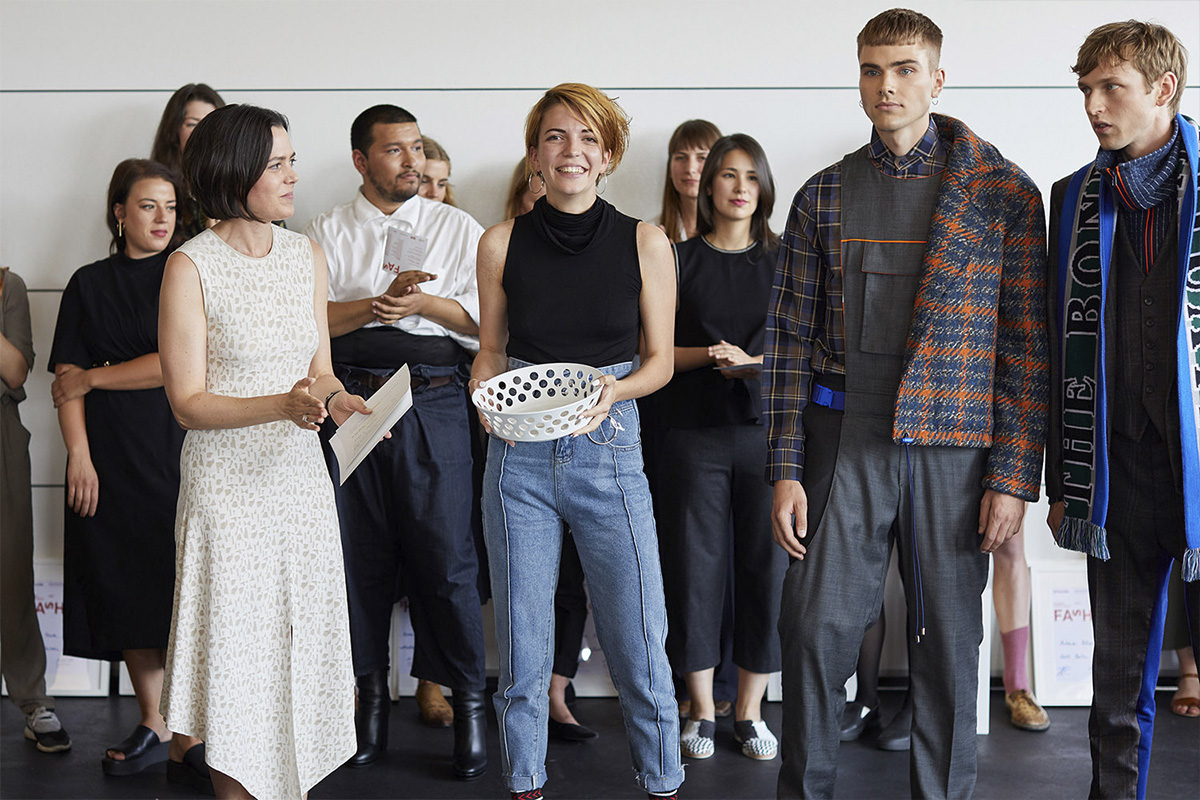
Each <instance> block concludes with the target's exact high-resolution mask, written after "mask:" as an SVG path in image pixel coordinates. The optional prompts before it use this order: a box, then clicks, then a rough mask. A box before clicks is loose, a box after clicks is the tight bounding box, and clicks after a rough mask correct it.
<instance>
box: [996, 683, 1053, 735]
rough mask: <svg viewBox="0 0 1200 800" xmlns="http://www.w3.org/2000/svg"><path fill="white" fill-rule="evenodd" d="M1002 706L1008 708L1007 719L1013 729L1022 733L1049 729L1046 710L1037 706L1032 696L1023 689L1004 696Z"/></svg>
mask: <svg viewBox="0 0 1200 800" xmlns="http://www.w3.org/2000/svg"><path fill="white" fill-rule="evenodd" d="M1004 705H1006V706H1007V707H1008V718H1009V721H1011V722H1012V724H1013V727H1014V728H1020V729H1021V730H1023V731H1044V730H1046V729H1047V728H1049V727H1050V716H1049V715H1048V714H1047V713H1046V709H1044V708H1042V707H1041V706H1040V705H1038V701H1037V700H1035V699H1034V697H1033V695H1031V694H1030V693H1029V692H1027V691H1025V690H1024V689H1018V690H1017V691H1015V692H1013V693H1012V694H1007V695H1005V696H1004Z"/></svg>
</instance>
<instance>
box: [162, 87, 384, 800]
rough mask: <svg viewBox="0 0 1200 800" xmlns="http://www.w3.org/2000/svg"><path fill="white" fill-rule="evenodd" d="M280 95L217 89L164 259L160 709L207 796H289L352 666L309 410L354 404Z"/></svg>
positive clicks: (323, 766) (189, 155)
mask: <svg viewBox="0 0 1200 800" xmlns="http://www.w3.org/2000/svg"><path fill="white" fill-rule="evenodd" d="M294 156H295V154H294V153H293V151H292V146H291V143H290V141H289V138H288V133H287V120H286V119H285V118H284V117H283V116H282V115H280V114H278V113H276V112H274V111H268V110H266V109H261V108H255V107H253V106H226V107H225V108H222V109H218V110H217V111H214V112H213V113H211V114H210V115H209V116H208V117H206V118H205V119H204V121H203V122H201V123H200V125H198V126H197V127H196V130H195V132H194V133H193V134H192V138H191V140H190V141H189V142H188V148H187V151H186V154H185V165H184V167H185V171H186V173H187V176H188V180H189V183H190V184H191V186H192V190H193V192H194V193H195V196H196V199H197V200H198V201H199V202H200V205H201V207H202V208H203V210H204V214H205V216H207V217H210V218H213V219H217V220H220V221H219V222H218V223H217V224H216V225H215V226H214V227H212V228H211V229H209V230H206V231H204V232H203V233H201V234H200V235H199V236H197V237H196V238H194V239H192V240H190V241H189V242H187V243H186V244H184V245H183V246H182V247H181V248H180V249H179V250H178V251H177V252H176V253H175V254H174V255H172V256H171V258H170V260H169V261H168V262H167V266H166V273H165V275H164V278H163V288H162V301H161V317H160V319H161V322H160V334H159V336H160V352H161V357H162V362H163V378H164V382H165V385H166V390H167V397H168V399H169V400H170V403H171V408H172V410H173V411H174V414H175V417H176V419H178V421H179V423H180V425H182V426H183V427H184V428H185V429H187V431H188V433H187V438H186V439H185V441H184V445H183V453H182V461H181V485H180V492H179V509H178V516H177V519H176V528H175V539H176V581H175V608H174V616H173V619H172V628H171V639H170V644H169V647H168V651H167V665H166V681H165V684H164V688H163V701H162V711H163V715H164V716H165V717H166V720H167V726H168V727H169V728H170V729H171V730H172V731H176V732H179V733H186V734H188V735H192V736H196V737H199V738H201V739H203V740H205V742H206V743H207V752H206V756H205V758H206V761H207V763H208V765H209V767H210V771H211V774H212V778H213V785H214V787H215V788H216V791H217V795H218V796H221V797H248V796H254V797H259V798H263V800H267V798H284V797H286V798H297V797H301V796H302V795H304V794H305V793H306V792H307V791H308V790H309V789H310V788H311V787H312V786H314V785H315V784H316V783H317V782H318V781H320V780H321V779H322V778H323V777H325V776H326V775H327V774H328V773H329V772H331V771H332V770H334V769H336V768H337V767H338V766H339V765H340V764H342V763H343V762H344V761H345V760H346V759H348V758H349V757H350V756H351V755H353V754H354V750H355V739H354V674H353V670H352V667H351V661H350V639H349V624H348V619H347V612H346V588H345V578H344V574H343V568H342V554H341V540H340V538H339V533H338V521H337V512H336V510H335V507H334V501H333V490H332V487H331V486H330V483H329V476H328V474H327V473H326V471H325V466H324V462H323V461H322V458H321V449H320V445H319V443H318V440H317V429H318V427H319V425H320V423H321V422H322V421H323V420H324V418H325V416H326V415H327V414H329V415H332V416H333V418H334V420H335V421H336V422H338V423H339V424H340V423H342V422H344V421H345V420H346V419H347V418H348V417H349V416H350V415H351V414H353V413H355V412H360V413H369V411H368V410H367V408H366V406H365V405H364V404H363V401H362V398H360V397H357V396H351V395H349V394H348V393H346V392H345V391H344V390H343V389H342V385H341V383H340V382H339V381H338V380H337V379H336V378H335V377H334V376H333V372H332V369H331V367H330V361H329V333H328V328H327V325H326V318H325V303H326V280H327V272H326V266H325V256H324V254H323V253H322V252H321V248H320V247H319V246H317V245H316V244H314V243H313V242H312V241H310V240H309V239H308V238H306V237H304V236H302V235H300V234H296V233H292V232H289V231H286V230H283V229H282V228H279V227H276V226H274V225H272V224H270V220H279V219H285V218H287V217H290V216H291V215H292V211H293V198H292V189H293V186H294V185H295V183H296V181H297V177H296V173H295V170H294V169H293V166H292V162H293V159H294Z"/></svg>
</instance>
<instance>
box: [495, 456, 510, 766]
mask: <svg viewBox="0 0 1200 800" xmlns="http://www.w3.org/2000/svg"><path fill="white" fill-rule="evenodd" d="M503 452H504V455H503V456H502V457H501V458H500V477H499V479H498V481H497V483H498V484H499V486H498V487H497V488H498V489H499V491H498V492H497V494H498V495H499V498H500V514H501V515H502V516H503V518H504V557H505V564H504V594H505V598H506V602H505V606H506V607H507V608H506V613H507V615H508V622H507V627H508V631H507V634H506V636H505V638H506V639H508V674H509V676H510V678H511V676H512V674H513V663H512V658H513V647H512V602H511V600H512V548H511V547H510V546H509V545H510V542H509V540H508V507H507V505H506V503H505V498H504V467H505V462H506V461H507V460H508V447H505V448H504V451H503ZM504 700H505V702H504V712H503V713H502V714H501V715H500V733H501V735H500V761H501V763H502V764H503V765H504V766H505V768H506V770H505V771H506V772H508V773H510V776H511V773H512V761H511V760H510V759H509V757H508V740H507V738H506V734H505V732H506V731H507V730H508V728H507V727H506V725H505V722H506V720H507V718H508V709H509V708H510V707H511V706H512V698H511V697H509V696H508V691H507V690H505V693H504Z"/></svg>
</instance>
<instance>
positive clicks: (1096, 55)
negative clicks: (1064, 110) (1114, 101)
mask: <svg viewBox="0 0 1200 800" xmlns="http://www.w3.org/2000/svg"><path fill="white" fill-rule="evenodd" d="M1187 59H1188V52H1187V48H1186V47H1184V46H1183V43H1182V42H1180V41H1179V39H1178V38H1177V37H1176V36H1175V34H1173V33H1171V32H1170V31H1169V30H1167V29H1166V28H1164V27H1163V26H1162V25H1156V24H1154V23H1153V22H1140V21H1138V20H1136V19H1130V20H1126V21H1125V22H1110V23H1108V24H1107V25H1101V26H1100V27H1099V28H1096V29H1094V30H1093V31H1092V32H1091V33H1089V34H1088V35H1087V38H1086V39H1084V40H1083V44H1081V45H1080V46H1079V53H1078V55H1077V56H1076V60H1075V66H1073V67H1071V71H1072V72H1074V73H1075V74H1076V75H1079V76H1080V77H1083V76H1084V75H1087V74H1088V73H1089V72H1091V71H1092V70H1094V69H1096V68H1097V67H1102V66H1103V67H1109V66H1117V65H1119V64H1123V63H1128V64H1129V65H1130V66H1132V67H1133V68H1134V69H1136V70H1137V71H1138V72H1140V73H1141V75H1142V79H1143V80H1144V81H1145V82H1146V91H1152V90H1153V89H1154V84H1155V83H1156V82H1157V81H1158V79H1159V78H1161V77H1162V76H1163V75H1165V74H1167V73H1168V72H1170V73H1173V74H1174V75H1175V78H1176V89H1175V96H1174V97H1173V98H1171V113H1172V114H1178V113H1179V106H1180V103H1182V102H1183V84H1184V80H1185V79H1186V78H1187Z"/></svg>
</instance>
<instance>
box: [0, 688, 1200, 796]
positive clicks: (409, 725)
mask: <svg viewBox="0 0 1200 800" xmlns="http://www.w3.org/2000/svg"><path fill="white" fill-rule="evenodd" d="M1170 696H1171V693H1170V692H1168V691H1163V692H1160V693H1159V696H1158V702H1159V710H1160V713H1159V716H1158V723H1157V731H1156V736H1155V743H1154V759H1153V762H1152V764H1151V768H1150V790H1149V795H1150V797H1152V798H1156V800H1158V799H1160V798H1162V799H1167V798H1187V800H1196V798H1198V797H1200V720H1196V719H1190V720H1189V719H1183V718H1181V717H1177V716H1175V715H1173V714H1171V713H1170V712H1169V711H1168V710H1167V703H1168V702H1169V700H1170ZM899 702H900V694H899V693H898V692H886V693H885V696H884V704H885V708H886V709H887V710H888V711H889V713H890V710H892V709H894V708H895V707H896V706H898V705H899ZM765 710H766V714H765V716H766V719H767V722H768V724H769V725H771V727H772V729H773V730H775V731H778V730H779V716H780V706H779V705H778V704H776V703H768V704H767V705H766V707H765ZM58 711H59V714H60V716H61V717H62V719H63V722H64V724H65V725H66V726H67V729H68V730H69V731H70V732H71V737H72V739H73V740H74V747H73V748H72V749H71V750H70V752H68V753H65V754H61V755H48V754H44V753H39V752H37V751H36V750H35V748H34V747H33V745H32V743H30V742H28V741H26V740H25V739H24V737H23V735H22V719H21V715H20V712H19V711H18V710H17V709H16V708H14V707H13V706H12V704H11V703H8V702H4V704H3V707H2V709H0V797H2V798H5V800H8V799H9V798H164V800H175V799H180V800H181V799H182V798H188V797H195V796H196V795H194V794H191V793H190V792H188V791H185V790H183V789H181V788H179V787H176V786H174V785H170V784H168V783H167V782H166V772H165V769H164V766H163V765H159V766H157V767H153V768H151V769H148V770H146V771H145V772H144V773H142V774H140V775H134V776H130V777H126V778H106V777H105V776H104V775H103V774H102V773H101V771H100V765H99V763H98V762H99V760H100V757H101V755H102V754H103V750H104V748H105V747H106V746H108V745H110V744H113V743H114V742H116V741H118V740H119V739H121V738H123V737H124V736H125V735H126V734H127V733H128V732H129V731H130V730H132V729H133V728H134V726H135V725H136V724H137V721H138V720H137V706H136V704H135V703H134V700H133V698H130V697H120V698H116V697H113V698H74V699H71V698H68V699H60V700H59V701H58ZM575 713H576V715H577V716H578V717H579V719H580V720H581V721H584V722H586V723H587V724H588V725H590V726H592V727H594V728H595V729H596V730H598V731H599V732H600V739H598V740H595V741H593V742H592V743H590V744H584V745H570V744H565V743H558V742H551V744H550V750H549V754H548V763H547V769H548V771H549V774H550V780H549V783H548V784H547V786H546V793H547V796H548V797H549V798H552V800H554V799H557V798H580V799H581V800H582V799H583V798H641V797H644V795H642V794H641V793H640V792H639V791H638V790H637V786H636V785H635V784H634V782H633V775H632V773H631V771H630V767H629V750H628V748H627V747H626V745H625V737H624V728H623V725H622V722H621V713H620V708H619V707H618V705H617V702H616V701H615V700H611V699H580V700H579V701H578V703H577V705H576V707H575ZM1050 713H1051V718H1052V721H1053V724H1052V725H1051V728H1050V730H1049V731H1047V732H1046V733H1039V734H1033V733H1025V732H1021V731H1017V730H1015V729H1014V728H1012V727H1011V726H1010V725H1009V724H1008V721H1007V716H1006V714H1005V711H1004V698H1003V695H1002V694H1001V693H1000V692H999V691H995V692H993V693H992V732H991V734H990V735H988V736H983V737H980V739H979V783H978V788H977V790H976V793H975V796H976V797H977V798H980V800H988V799H989V798H1055V800H1057V799H1058V798H1075V797H1085V796H1086V795H1087V790H1088V782H1089V778H1090V763H1089V758H1088V749H1087V709H1082V708H1058V709H1051V712H1050ZM491 722H492V726H491V736H490V741H489V747H490V748H491V752H492V753H493V754H495V752H496V730H495V720H494V719H493V720H492V721H491ZM390 735H391V749H390V752H389V753H388V755H387V756H386V757H385V759H384V760H383V761H381V762H379V763H378V764H376V765H375V766H373V767H371V768H368V769H365V770H350V769H340V770H338V771H336V772H334V773H333V774H332V775H330V776H329V777H328V778H326V779H325V780H324V781H323V782H322V783H321V784H320V785H318V786H317V787H316V788H315V789H313V791H312V793H311V795H310V797H311V798H313V800H321V798H376V797H378V798H383V797H389V798H435V797H436V798H464V799H467V798H501V797H506V796H507V794H506V793H505V791H504V788H503V786H502V784H501V782H500V770H499V768H498V767H497V766H496V763H495V761H494V760H493V764H492V766H491V769H489V771H488V773H487V774H486V775H485V776H484V777H483V778H481V779H480V780H478V781H475V782H473V783H461V782H459V781H455V780H454V779H453V778H452V777H451V775H450V758H449V754H450V748H451V743H452V741H453V734H452V733H451V732H450V731H449V730H431V729H429V728H425V727H423V726H421V725H420V724H419V723H418V722H417V715H416V704H415V701H413V700H411V699H405V700H401V701H400V702H398V703H396V704H394V705H393V707H392V716H391V734H390ZM717 735H718V750H717V754H716V755H715V756H714V757H713V758H711V759H708V760H706V761H697V762H690V763H689V766H688V769H687V783H685V784H684V786H683V795H684V796H685V797H687V798H688V799H689V800H700V798H722V799H724V798H746V799H747V800H750V799H751V798H770V797H774V796H775V780H776V775H777V774H778V771H779V761H778V760H776V761H770V762H765V763H764V762H755V761H751V760H750V759H748V758H745V757H743V756H742V755H741V754H740V753H739V752H738V751H737V750H736V749H734V745H733V725H732V722H731V721H730V720H728V719H725V720H719V721H718V725H717ZM837 794H838V796H839V797H846V798H892V797H896V798H902V797H908V796H909V795H908V756H907V754H905V753H885V752H882V751H879V750H876V749H875V748H874V747H873V745H872V744H871V743H869V742H866V741H858V742H853V743H850V744H846V745H843V747H842V750H841V754H840V758H839V768H838V788H837Z"/></svg>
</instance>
